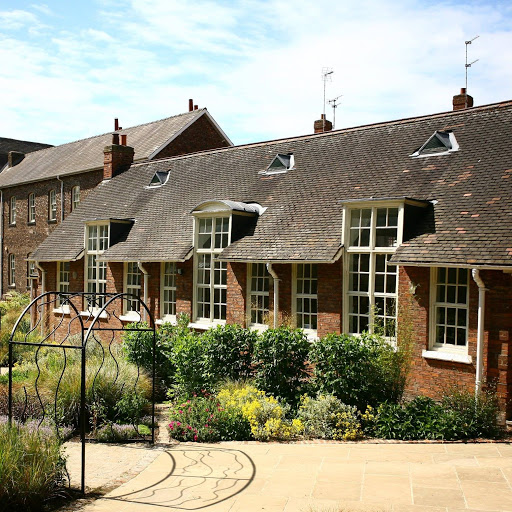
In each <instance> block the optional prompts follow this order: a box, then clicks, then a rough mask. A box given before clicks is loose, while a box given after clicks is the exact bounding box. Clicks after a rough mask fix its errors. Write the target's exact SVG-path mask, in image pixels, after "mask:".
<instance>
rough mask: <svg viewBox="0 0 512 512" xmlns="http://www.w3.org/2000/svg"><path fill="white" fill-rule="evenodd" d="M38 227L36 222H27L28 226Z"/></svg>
mask: <svg viewBox="0 0 512 512" xmlns="http://www.w3.org/2000/svg"><path fill="white" fill-rule="evenodd" d="M35 225H36V221H35V220H29V221H28V222H27V226H35Z"/></svg>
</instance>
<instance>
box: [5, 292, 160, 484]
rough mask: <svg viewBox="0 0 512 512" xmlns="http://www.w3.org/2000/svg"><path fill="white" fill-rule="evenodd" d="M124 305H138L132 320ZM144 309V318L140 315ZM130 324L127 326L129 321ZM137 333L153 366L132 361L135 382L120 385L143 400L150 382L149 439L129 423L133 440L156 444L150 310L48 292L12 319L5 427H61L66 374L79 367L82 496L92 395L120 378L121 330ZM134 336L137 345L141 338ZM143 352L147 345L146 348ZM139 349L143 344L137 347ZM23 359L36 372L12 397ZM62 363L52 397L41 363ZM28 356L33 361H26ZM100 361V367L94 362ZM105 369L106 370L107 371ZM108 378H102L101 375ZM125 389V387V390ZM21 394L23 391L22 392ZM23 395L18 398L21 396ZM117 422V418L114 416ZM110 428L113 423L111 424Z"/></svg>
mask: <svg viewBox="0 0 512 512" xmlns="http://www.w3.org/2000/svg"><path fill="white" fill-rule="evenodd" d="M127 301H130V302H131V303H133V301H135V302H136V303H137V304H140V308H139V312H138V313H137V314H136V316H134V317H130V318H129V319H127V318H126V317H123V311H124V308H125V304H126V303H127ZM141 311H142V314H141V313H140V312H141ZM128 321H129V322H128ZM130 331H135V332H140V333H147V334H146V342H147V341H148V339H149V344H150V346H149V350H150V360H151V368H150V369H149V375H147V373H148V372H147V368H146V370H143V368H142V367H141V364H140V363H139V360H137V361H135V362H134V364H135V366H136V375H135V378H134V382H131V383H129V384H128V385H127V384H126V383H123V384H122V386H121V392H124V391H126V392H128V391H130V392H131V394H132V395H131V396H134V397H135V399H139V398H141V395H142V391H141V386H140V383H141V382H142V380H143V379H144V377H143V374H146V377H145V378H146V379H147V378H149V379H150V381H151V384H150V385H151V389H150V392H151V400H150V403H149V404H148V405H150V407H151V413H150V427H149V428H150V432H151V434H150V435H144V433H143V432H141V429H140V428H139V420H140V417H134V418H132V419H131V420H130V421H131V425H132V426H133V431H134V432H135V436H134V439H133V440H138V441H148V442H150V443H154V442H155V351H156V330H155V321H154V317H153V315H152V314H151V311H150V310H149V308H148V306H147V305H146V304H145V303H144V302H143V301H142V300H141V299H140V298H139V297H137V296H135V295H131V294H127V293H82V292H80V293H63V292H54V291H52V292H46V293H43V294H41V295H39V296H37V297H36V298H35V299H33V300H32V301H31V302H30V304H29V305H28V306H27V307H26V308H25V310H24V311H23V313H22V314H21V315H20V317H19V318H18V320H17V321H16V323H15V325H14V327H13V330H12V333H11V336H10V338H9V403H8V408H9V409H8V411H9V412H8V415H9V423H10V424H11V425H12V422H13V420H16V421H18V422H25V421H26V420H27V419H29V418H31V417H32V418H37V419H39V422H38V427H41V425H42V424H43V422H44V421H45V419H50V420H51V421H52V423H53V424H54V426H55V428H56V429H57V432H58V433H59V429H60V428H62V426H63V425H62V415H61V416H60V417H59V412H58V411H59V406H58V405H59V397H60V394H59V392H60V390H61V388H62V386H63V383H64V382H65V379H66V376H67V375H69V374H70V373H68V374H66V372H68V371H69V370H70V368H71V369H72V370H73V371H75V372H76V371H77V366H78V364H79V367H80V400H79V403H80V405H79V410H78V411H76V413H77V417H76V418H77V420H78V421H77V424H76V425H74V426H75V428H76V429H77V430H79V433H80V442H81V460H82V464H81V482H80V488H81V491H82V492H83V493H84V492H85V445H86V442H87V441H92V440H93V439H90V436H88V428H87V427H88V418H89V417H90V415H91V409H92V408H93V403H92V402H91V397H92V399H94V398H95V397H96V393H97V388H98V387H99V383H100V381H102V379H103V381H102V382H103V383H104V382H105V379H108V378H110V379H111V385H112V386H114V385H115V384H116V382H117V381H118V379H120V365H119V362H120V361H119V357H120V355H121V354H120V349H119V345H120V343H119V342H120V336H121V334H122V333H123V332H130ZM140 339H141V338H140V337H136V340H137V341H136V342H137V343H138V340H140ZM145 348H146V351H147V350H148V347H147V346H146V347H145ZM141 349H142V345H141ZM20 352H21V353H22V354H23V356H22V357H23V359H24V360H25V361H33V364H34V365H35V368H36V370H37V371H36V373H37V375H36V378H35V380H34V382H33V385H32V386H31V387H30V389H29V390H27V386H29V383H28V382H25V383H24V384H23V387H22V388H20V389H18V390H17V394H15V393H14V385H13V364H14V362H15V357H16V355H17V354H19V353H20ZM55 353H56V354H57V355H53V359H55V360H57V361H58V362H59V363H61V366H62V369H61V371H60V375H59V377H58V380H57V383H56V385H55V389H54V390H53V389H52V390H51V391H52V392H53V395H52V396H48V390H47V389H46V390H44V389H43V386H42V385H41V383H40V381H41V380H44V377H45V375H44V370H45V368H44V364H43V363H44V362H45V361H46V360H45V357H47V358H48V355H49V354H55ZM91 354H94V355H95V358H96V359H95V361H96V364H97V368H95V370H94V371H92V372H90V373H89V375H88V373H87V371H88V358H89V359H91V358H92V355H91ZM30 357H32V359H30ZM98 361H99V363H98ZM107 370H108V371H107ZM105 376H106V377H105ZM125 386H129V387H125ZM21 391H22V393H21ZM20 395H21V396H20ZM114 419H115V418H114ZM110 421H111V423H108V424H109V425H110V428H113V420H112V419H111V420H110Z"/></svg>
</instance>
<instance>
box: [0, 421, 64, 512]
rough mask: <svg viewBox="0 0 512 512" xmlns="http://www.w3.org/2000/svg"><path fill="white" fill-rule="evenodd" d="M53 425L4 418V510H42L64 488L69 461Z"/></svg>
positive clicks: (0, 425)
mask: <svg viewBox="0 0 512 512" xmlns="http://www.w3.org/2000/svg"><path fill="white" fill-rule="evenodd" d="M60 447H61V441H60V439H59V438H58V437H57V435H56V434H55V432H54V430H53V429H50V428H44V427H43V428H39V429H36V428H34V425H33V424H31V425H25V426H24V425H19V424H18V425H14V426H12V427H9V425H8V424H7V423H6V421H5V419H4V420H3V421H0V453H1V454H2V456H1V457H0V510H2V511H7V510H9V511H10V510H24V511H27V512H29V511H32V510H40V509H41V506H42V504H43V503H45V502H47V501H48V500H49V499H51V498H53V497H55V496H57V495H58V494H60V493H61V492H62V486H63V483H64V475H65V461H64V459H63V457H62V456H61V452H60Z"/></svg>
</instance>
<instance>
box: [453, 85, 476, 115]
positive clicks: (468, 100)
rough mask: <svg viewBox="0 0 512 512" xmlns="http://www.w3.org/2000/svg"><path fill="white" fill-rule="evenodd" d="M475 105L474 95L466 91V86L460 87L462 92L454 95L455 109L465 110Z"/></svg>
mask: <svg viewBox="0 0 512 512" xmlns="http://www.w3.org/2000/svg"><path fill="white" fill-rule="evenodd" d="M472 106H473V96H470V95H469V94H467V93H466V88H465V87H461V88H460V94H456V95H455V96H454V97H453V110H464V109H465V108H470V107H472Z"/></svg>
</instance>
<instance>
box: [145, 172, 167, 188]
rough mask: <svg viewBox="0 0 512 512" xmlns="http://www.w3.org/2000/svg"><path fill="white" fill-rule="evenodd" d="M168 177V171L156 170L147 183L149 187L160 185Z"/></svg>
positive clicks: (163, 183)
mask: <svg viewBox="0 0 512 512" xmlns="http://www.w3.org/2000/svg"><path fill="white" fill-rule="evenodd" d="M168 179H169V171H156V172H155V175H154V176H153V178H152V180H151V182H150V183H149V186H150V187H161V186H162V185H165V183H166V182H167V180H168Z"/></svg>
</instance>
